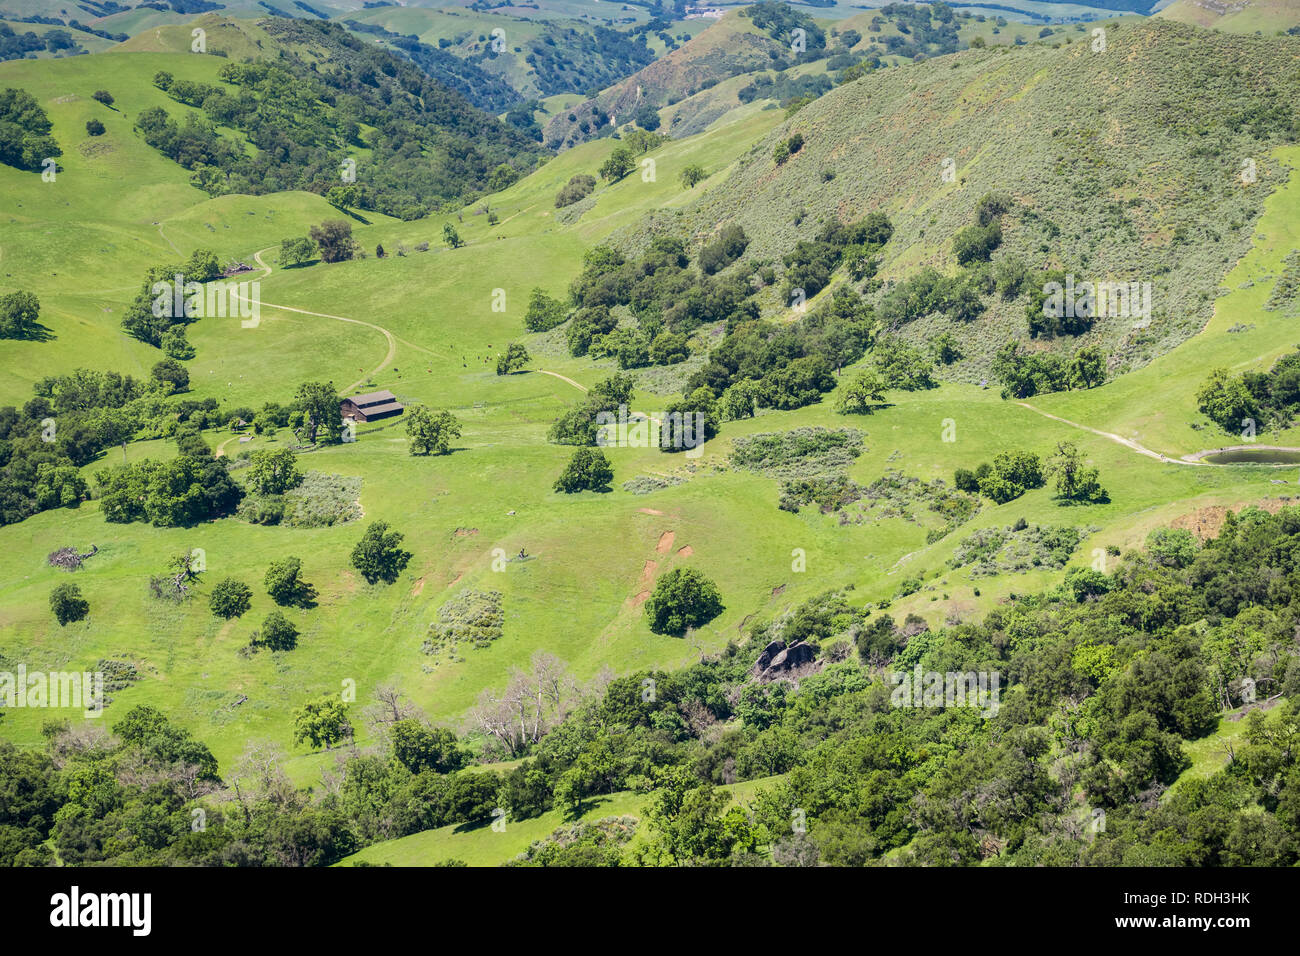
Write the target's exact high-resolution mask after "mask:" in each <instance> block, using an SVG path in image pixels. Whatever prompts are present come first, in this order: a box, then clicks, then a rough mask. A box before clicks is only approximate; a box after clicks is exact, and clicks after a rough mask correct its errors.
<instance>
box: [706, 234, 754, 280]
mask: <svg viewBox="0 0 1300 956" xmlns="http://www.w3.org/2000/svg"><path fill="white" fill-rule="evenodd" d="M748 246H749V237H748V236H746V235H745V230H744V229H742V228H741V227H740V226H737V225H730V226H725V227H723V229H722V231H721V232H719V233H718V237H717V238H716V239H714V240H713V241H712V242H710V243H709V244H708V245H706V246H705V247H704V248H703V249H701V250H700V257H699V263H700V271H701V272H703V273H704V274H705V275H713V274H714V273H715V272H720V271H721V270H723V269H725V268H726V267H727V266H729V265H731V264H732V263H733V262H735V261H736V260H737V259H739V258H740V257H741V256H742V255H743V254H744V252H745V249H746V248H747V247H748Z"/></svg>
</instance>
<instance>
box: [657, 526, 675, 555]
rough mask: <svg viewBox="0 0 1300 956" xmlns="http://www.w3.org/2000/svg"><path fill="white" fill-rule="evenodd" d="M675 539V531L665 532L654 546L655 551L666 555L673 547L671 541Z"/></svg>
mask: <svg viewBox="0 0 1300 956" xmlns="http://www.w3.org/2000/svg"><path fill="white" fill-rule="evenodd" d="M676 537H677V532H676V531H665V532H664V533H663V534H661V535H660V536H659V543H658V544H657V545H655V550H656V551H657V552H659V553H660V554H667V553H668V551H669V550H670V549H671V548H672V546H673V540H674V539H675V538H676Z"/></svg>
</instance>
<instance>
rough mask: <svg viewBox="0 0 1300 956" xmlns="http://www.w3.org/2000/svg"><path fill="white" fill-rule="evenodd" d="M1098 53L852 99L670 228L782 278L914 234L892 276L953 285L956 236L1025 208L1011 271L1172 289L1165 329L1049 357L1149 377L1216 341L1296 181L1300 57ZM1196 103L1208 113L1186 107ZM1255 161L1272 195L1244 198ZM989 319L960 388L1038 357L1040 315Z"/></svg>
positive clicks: (951, 70)
mask: <svg viewBox="0 0 1300 956" xmlns="http://www.w3.org/2000/svg"><path fill="white" fill-rule="evenodd" d="M1067 36H1069V34H1067ZM1080 36H1081V39H1080V40H1078V41H1076V42H1073V43H1065V44H1061V45H1059V46H1058V47H1055V48H1054V47H1049V46H1038V45H1030V46H1025V47H1022V48H1018V49H1006V48H1000V49H997V50H994V49H986V50H971V51H967V52H963V53H961V54H958V55H956V56H953V57H947V58H943V59H941V60H935V61H930V62H926V63H922V64H919V65H917V66H914V67H911V68H908V69H891V70H885V71H878V72H876V73H873V74H870V75H868V76H866V77H864V78H863V79H861V80H857V81H855V82H853V83H850V84H848V85H846V86H841V87H839V88H837V89H835V90H833V91H831V92H830V93H828V94H826V95H824V96H822V97H821V98H820V99H818V100H816V101H814V102H812V103H811V104H809V105H808V106H805V107H804V108H803V109H802V110H800V111H799V112H798V113H796V114H795V115H794V116H793V117H792V118H789V119H787V120H785V121H784V122H783V123H782V124H781V125H780V126H779V127H778V128H777V129H775V130H774V131H773V132H772V133H771V134H770V135H769V137H768V138H767V140H766V141H764V142H762V143H760V144H757V145H756V146H755V147H754V149H753V150H752V151H751V152H750V153H749V154H747V155H746V156H744V157H743V158H742V159H741V161H740V163H739V165H738V167H737V170H736V172H735V173H734V174H733V175H732V176H731V177H730V178H729V179H728V181H727V182H726V183H725V184H724V185H723V186H722V187H720V188H719V189H717V190H714V191H712V192H710V193H709V194H707V195H706V196H704V197H702V198H701V199H700V200H699V201H698V202H697V203H695V204H694V205H693V206H692V207H691V208H689V209H688V210H686V211H685V212H684V213H683V215H682V216H680V217H677V216H663V217H661V218H660V222H659V226H658V228H659V229H660V230H663V231H672V232H675V233H676V234H679V235H680V234H682V233H683V232H685V233H686V234H687V235H689V236H691V237H692V239H694V240H695V241H701V240H703V239H704V238H705V237H707V236H709V235H711V234H712V233H713V232H714V231H715V230H716V229H718V228H720V227H721V226H722V225H725V224H728V223H736V224H739V225H740V226H742V227H743V228H744V230H745V232H746V234H747V235H748V236H749V237H750V240H751V243H750V246H749V248H748V250H747V252H746V256H747V257H750V258H752V259H753V260H755V261H760V260H767V261H774V262H776V263H777V264H778V265H779V260H780V259H781V257H782V256H783V255H785V254H786V253H787V252H788V251H789V250H790V249H791V248H792V247H793V246H794V243H795V242H796V240H798V239H807V238H811V236H812V234H813V233H814V232H816V230H818V229H819V228H820V227H821V226H822V224H824V223H825V222H827V221H828V220H829V219H831V218H832V217H838V218H839V219H840V220H842V221H845V222H852V221H855V220H857V219H860V218H862V217H863V216H865V215H866V214H868V213H870V212H874V211H877V210H879V211H882V212H885V213H887V214H888V215H889V217H890V218H891V220H892V221H893V223H894V226H895V228H896V230H897V231H896V233H895V238H894V239H893V240H891V242H890V244H889V246H888V247H886V250H885V253H884V264H883V267H882V269H881V273H880V275H881V278H883V279H884V280H885V281H886V282H889V281H891V280H893V281H897V280H901V279H903V278H905V277H907V276H909V275H911V274H913V273H915V271H916V270H917V269H919V268H921V267H923V266H927V265H929V266H935V267H937V268H938V269H939V270H940V271H941V272H945V273H952V272H953V271H954V269H955V267H956V259H955V257H954V250H953V246H952V240H953V237H954V235H955V234H956V233H957V232H958V231H959V230H961V229H962V228H964V227H966V226H968V225H970V224H972V223H973V222H974V215H975V206H976V204H977V203H978V202H979V201H980V199H981V198H982V197H984V196H986V195H988V194H990V193H998V192H1001V193H1006V194H1007V195H1008V196H1009V198H1010V199H1011V200H1012V203H1013V208H1014V211H1013V212H1011V213H1010V214H1009V215H1008V216H1007V217H1006V219H1005V221H1004V223H1003V226H1002V236H1003V238H1002V245H1001V247H1000V248H999V249H998V250H997V251H996V252H995V253H994V254H993V265H994V268H995V269H996V267H997V265H998V262H999V261H1001V260H1002V259H1004V258H1019V259H1020V260H1021V261H1022V262H1024V263H1026V264H1027V265H1028V266H1029V267H1030V268H1031V269H1033V270H1042V271H1046V270H1049V269H1059V270H1062V271H1063V272H1066V273H1072V274H1074V275H1076V276H1077V277H1078V281H1083V280H1084V278H1088V279H1091V280H1093V281H1107V280H1123V281H1143V282H1150V283H1151V285H1152V289H1153V291H1152V303H1153V306H1152V318H1151V321H1150V323H1149V325H1142V324H1141V323H1140V322H1139V321H1138V319H1137V317H1136V316H1134V317H1122V316H1116V317H1104V318H1098V320H1097V321H1096V322H1095V323H1094V324H1093V326H1092V329H1091V331H1089V332H1087V333H1086V334H1084V335H1082V336H1079V337H1069V336H1067V337H1066V338H1065V339H1064V340H1059V339H1058V340H1057V341H1056V342H1054V343H1044V344H1043V345H1041V346H1038V347H1055V348H1067V349H1071V350H1073V349H1075V348H1078V347H1079V346H1081V345H1088V344H1094V343H1096V344H1100V345H1102V346H1104V348H1105V350H1106V351H1107V353H1108V354H1109V355H1110V366H1111V369H1112V370H1113V371H1114V372H1116V373H1118V372H1123V371H1125V370H1128V369H1132V368H1136V367H1140V366H1142V365H1144V364H1146V363H1148V362H1150V361H1151V360H1152V359H1154V358H1155V357H1156V356H1158V355H1161V354H1163V353H1165V352H1168V351H1169V350H1170V349H1172V348H1173V347H1174V346H1175V345H1177V344H1178V343H1180V342H1182V341H1185V340H1186V339H1187V338H1188V337H1189V336H1190V335H1192V334H1194V333H1195V332H1196V331H1197V330H1198V329H1200V328H1201V327H1202V326H1203V325H1204V323H1205V322H1206V321H1207V319H1208V318H1209V315H1210V312H1211V309H1212V305H1213V300H1214V296H1215V294H1216V293H1215V289H1216V287H1217V285H1218V284H1219V282H1220V281H1221V279H1222V277H1223V275H1224V274H1225V273H1226V272H1227V271H1228V269H1230V268H1231V267H1232V265H1233V264H1234V263H1235V262H1236V261H1237V259H1238V258H1239V257H1240V256H1241V254H1242V253H1243V252H1244V251H1245V249H1246V248H1247V246H1248V243H1249V242H1250V238H1251V236H1252V234H1253V224H1254V221H1255V220H1256V218H1257V217H1258V216H1259V213H1260V210H1261V209H1262V203H1263V201H1264V199H1265V198H1266V196H1267V195H1268V193H1269V192H1271V191H1272V190H1273V189H1275V188H1276V187H1277V186H1278V185H1279V184H1280V183H1281V182H1282V181H1283V179H1284V176H1285V173H1284V171H1283V170H1282V169H1281V168H1280V167H1279V166H1278V165H1277V163H1276V162H1275V160H1273V159H1272V158H1271V148H1272V146H1273V145H1274V144H1276V143H1278V142H1280V141H1284V139H1285V138H1286V137H1288V136H1290V135H1291V124H1292V123H1293V120H1292V119H1290V118H1288V116H1287V113H1286V110H1285V107H1281V104H1283V103H1285V102H1288V101H1290V100H1291V99H1292V98H1293V96H1294V92H1293V84H1294V83H1295V81H1296V78H1295V75H1294V72H1293V71H1292V70H1291V69H1290V68H1289V66H1288V64H1289V63H1290V62H1291V61H1292V59H1293V57H1294V56H1295V55H1296V53H1297V51H1300V43H1298V42H1297V41H1295V40H1291V39H1286V40H1275V39H1271V38H1270V39H1267V40H1264V39H1257V38H1249V37H1231V36H1228V35H1225V34H1205V33H1201V32H1198V31H1196V30H1194V29H1193V28H1188V27H1180V26H1177V25H1173V24H1164V23H1161V22H1150V23H1146V24H1141V25H1138V26H1136V27H1135V26H1130V25H1124V26H1122V27H1121V28H1118V29H1116V28H1113V27H1112V28H1110V31H1109V33H1108V45H1107V51H1106V52H1104V53H1094V52H1093V49H1092V44H1091V42H1089V41H1088V40H1087V39H1086V38H1083V35H1080ZM1227 64H1234V65H1227ZM1236 64H1241V65H1240V66H1238V65H1236ZM1207 76H1222V77H1225V79H1226V78H1228V77H1231V83H1230V84H1229V85H1225V86H1221V85H1218V84H1214V83H1207V82H1206V80H1205V78H1206V77H1207ZM1188 99H1191V100H1193V101H1197V102H1199V103H1200V104H1201V105H1200V107H1199V108H1197V109H1195V110H1193V111H1191V112H1189V111H1188V110H1187V109H1186V108H1185V106H1179V107H1177V108H1173V107H1172V106H1171V105H1169V104H1172V103H1173V102H1180V103H1182V102H1184V101H1186V100H1188ZM1067 104H1068V106H1067ZM1261 104H1277V105H1278V106H1279V107H1281V112H1280V113H1278V114H1277V115H1278V116H1279V117H1280V119H1279V122H1278V124H1277V125H1276V126H1273V125H1270V124H1268V123H1263V124H1261V123H1260V122H1258V121H1257V117H1258V116H1260V115H1261V113H1260V111H1261V110H1267V109H1270V108H1271V107H1270V106H1261ZM1171 109H1172V110H1173V112H1170V110H1171ZM1067 116H1068V117H1069V119H1068V121H1067V119H1066V117H1067ZM1193 116H1195V117H1197V119H1196V120H1193V119H1192V117H1193ZM1153 117H1159V119H1158V120H1155V121H1153ZM796 133H798V134H801V135H802V137H803V146H802V148H801V149H800V150H799V151H798V152H797V153H796V154H795V155H793V156H792V157H791V158H790V160H789V161H788V162H786V163H784V164H783V165H778V164H777V163H776V162H775V161H774V159H773V149H774V147H775V146H776V144H777V143H778V142H779V141H782V140H785V139H787V138H789V137H790V136H791V135H793V134H796ZM1247 159H1249V160H1251V161H1252V162H1253V164H1254V168H1255V169H1256V170H1257V176H1256V181H1255V182H1253V183H1244V182H1243V181H1242V177H1241V170H1242V168H1243V162H1244V161H1245V160H1247ZM946 161H951V166H950V168H951V169H952V171H953V176H952V180H953V181H951V182H948V181H945V176H944V168H945V162H946ZM646 235H647V234H646V233H645V232H644V231H643V232H641V233H640V234H639V235H638V236H637V237H635V241H637V242H644V241H646V238H645V237H646ZM630 238H631V237H630ZM900 240H901V241H900ZM986 301H987V311H986V312H985V313H984V315H983V316H982V317H980V318H978V319H976V320H975V321H973V322H968V323H956V324H955V327H954V329H953V331H954V332H955V334H956V335H957V336H958V338H959V339H960V340H961V341H962V345H963V348H964V350H965V352H966V356H967V357H966V358H965V359H964V360H963V361H962V362H959V363H958V364H956V365H954V366H951V367H950V374H952V375H953V376H955V377H957V378H960V379H962V380H965V381H974V382H978V381H980V380H981V379H983V378H985V377H987V375H988V372H987V360H988V357H989V355H991V353H992V352H993V351H994V350H996V349H997V348H999V347H1000V346H1001V345H1002V344H1003V343H1004V342H1005V341H1006V340H1007V339H1008V338H1011V337H1021V338H1028V335H1027V333H1028V327H1027V324H1026V318H1025V309H1026V300H1025V299H1024V298H1023V297H1022V298H1017V299H1013V300H1010V301H1007V300H1005V299H1003V298H1002V297H1000V296H998V295H993V296H990V297H989V298H988V299H987V300H986ZM772 305H773V307H778V308H779V307H780V305H781V304H780V303H776V302H773V303H772ZM946 325H947V323H945V322H943V321H942V320H941V319H939V318H938V317H937V316H932V317H930V318H928V319H925V320H923V321H919V322H916V323H914V324H912V325H910V326H908V327H906V329H905V332H906V334H907V335H909V336H913V337H915V338H916V339H917V340H924V339H926V338H928V337H931V336H933V335H935V334H937V333H938V331H939V330H940V329H941V328H944V327H946Z"/></svg>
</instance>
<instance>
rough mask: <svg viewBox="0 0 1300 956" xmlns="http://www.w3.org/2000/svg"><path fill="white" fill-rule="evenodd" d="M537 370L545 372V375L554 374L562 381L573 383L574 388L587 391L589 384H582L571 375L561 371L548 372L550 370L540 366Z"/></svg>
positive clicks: (553, 375)
mask: <svg viewBox="0 0 1300 956" xmlns="http://www.w3.org/2000/svg"><path fill="white" fill-rule="evenodd" d="M535 371H537V372H540V373H541V374H543V375H550V376H552V377H554V378H558V379H559V380H560V381H561V382H568V383H569V384H570V385H572V386H573V387H574V388H576V389H578V390H579V391H582V392H585V391H587V386H586V385H583V384H581V383H579V382H575V381H574V380H573V379H571V378H569V376H567V375H561V374H560V373H559V372H548V371H546V369H544V368H539V369H536V370H535Z"/></svg>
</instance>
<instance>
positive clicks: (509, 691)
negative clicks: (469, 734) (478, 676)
mask: <svg viewBox="0 0 1300 956" xmlns="http://www.w3.org/2000/svg"><path fill="white" fill-rule="evenodd" d="M531 663H532V668H531V671H529V672H527V673H525V672H524V671H521V670H519V669H518V668H511V671H510V679H509V681H507V683H506V687H505V690H504V691H503V692H501V693H499V694H494V693H493V692H492V691H490V690H484V691H483V692H482V693H481V694H479V698H478V702H477V703H476V704H475V705H474V708H473V709H472V710H471V711H470V724H471V726H472V727H473V728H474V729H475V730H477V731H479V732H481V733H484V734H486V735H487V736H488V738H489V740H490V742H492V743H493V744H494V745H495V746H494V747H492V748H491V749H499V750H502V751H504V752H505V753H506V754H508V755H509V756H511V757H516V756H518V755H520V754H521V753H523V752H525V751H526V750H527V749H528V748H529V747H531V746H532V745H533V744H535V743H537V742H538V741H539V740H541V739H542V738H543V737H544V736H546V734H547V733H549V732H550V730H551V728H553V727H554V726H555V725H556V724H558V723H560V722H561V721H562V720H564V718H565V717H566V716H567V715H568V714H569V712H570V711H571V710H572V709H573V708H574V707H575V706H576V705H577V703H578V701H579V700H580V697H581V688H580V687H579V685H578V683H577V682H576V681H575V680H574V679H573V677H572V676H571V675H570V674H569V670H568V667H567V666H566V665H565V663H564V662H563V661H562V660H560V659H559V658H558V657H556V656H555V655H553V654H547V653H545V652H543V651H538V652H537V653H536V654H534V655H533V659H532V662H531Z"/></svg>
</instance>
